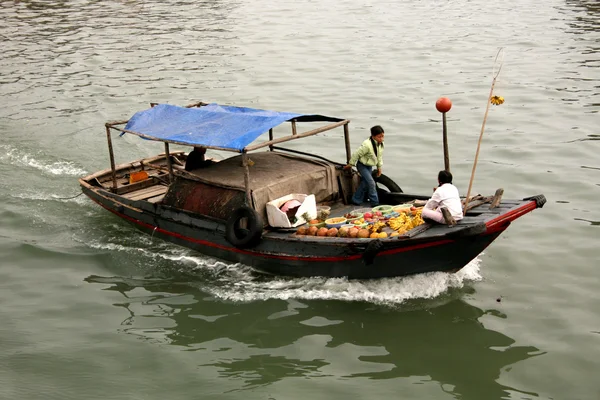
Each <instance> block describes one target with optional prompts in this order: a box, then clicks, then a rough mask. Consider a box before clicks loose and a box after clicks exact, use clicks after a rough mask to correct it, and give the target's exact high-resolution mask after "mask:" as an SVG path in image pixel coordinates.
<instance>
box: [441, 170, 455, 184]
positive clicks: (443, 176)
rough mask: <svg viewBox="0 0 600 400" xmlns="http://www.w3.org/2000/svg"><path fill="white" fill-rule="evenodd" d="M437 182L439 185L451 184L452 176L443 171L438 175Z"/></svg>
mask: <svg viewBox="0 0 600 400" xmlns="http://www.w3.org/2000/svg"><path fill="white" fill-rule="evenodd" d="M438 182H439V183H440V185H443V184H444V183H452V174H451V173H450V171H446V170H445V169H444V170H442V171H440V172H439V173H438Z"/></svg>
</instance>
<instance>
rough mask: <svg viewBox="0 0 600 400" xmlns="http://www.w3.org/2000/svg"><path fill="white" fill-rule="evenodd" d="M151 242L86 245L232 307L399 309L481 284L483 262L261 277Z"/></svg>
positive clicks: (252, 271)
mask: <svg viewBox="0 0 600 400" xmlns="http://www.w3.org/2000/svg"><path fill="white" fill-rule="evenodd" d="M145 237H147V236H140V237H139V238H137V239H142V240H143V238H145ZM148 241H149V242H150V243H143V244H141V245H140V243H138V244H137V245H135V246H132V245H128V244H123V243H120V244H117V243H106V242H104V243H87V244H88V245H89V246H91V247H94V248H97V249H103V250H108V251H111V252H112V251H117V252H126V253H135V254H136V256H137V257H139V256H142V257H143V258H145V259H146V261H145V262H143V264H144V265H145V266H146V268H150V269H152V271H148V270H146V271H145V272H146V274H145V275H146V276H148V274H149V275H152V278H151V279H152V281H153V283H156V280H155V279H156V277H157V276H160V277H161V278H162V279H167V280H169V281H171V282H173V281H177V282H178V283H181V284H185V285H188V286H190V287H194V288H197V289H199V290H201V291H203V292H205V293H208V294H210V295H212V296H213V297H215V298H217V299H221V300H225V301H233V302H253V301H264V300H270V299H279V300H288V299H297V300H338V301H352V302H355V301H361V302H369V303H374V304H378V305H389V306H394V305H399V304H402V303H405V302H407V301H410V300H418V299H433V298H436V297H439V296H443V295H444V294H447V292H448V291H451V290H453V289H460V288H463V287H465V285H468V284H469V283H472V282H477V281H480V280H482V276H481V275H480V274H479V269H480V262H481V260H480V258H479V257H478V258H476V259H475V260H473V261H471V262H470V263H469V264H468V265H467V266H465V267H464V268H463V269H462V270H460V271H459V272H457V273H444V272H432V273H426V274H419V275H413V276H408V277H398V278H386V279H377V280H348V279H345V278H319V277H314V278H286V277H278V276H271V275H265V274H261V273H258V272H256V271H255V270H253V269H252V268H250V267H248V266H246V265H242V264H231V263H227V262H223V261H220V260H217V259H214V258H210V257H206V256H203V255H199V254H198V253H196V252H193V251H191V250H188V249H184V248H180V247H178V246H174V245H172V244H170V243H165V242H161V243H156V242H154V243H151V242H152V241H151V240H150V239H148ZM121 259H122V258H121ZM165 262H166V263H165ZM182 281H183V282H182Z"/></svg>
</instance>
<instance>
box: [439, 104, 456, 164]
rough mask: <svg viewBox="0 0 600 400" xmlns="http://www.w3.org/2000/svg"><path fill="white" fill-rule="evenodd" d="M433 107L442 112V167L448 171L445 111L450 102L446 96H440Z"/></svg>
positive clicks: (447, 109) (448, 158)
mask: <svg viewBox="0 0 600 400" xmlns="http://www.w3.org/2000/svg"><path fill="white" fill-rule="evenodd" d="M435 108H436V109H437V110H438V111H439V112H441V113H442V136H443V140H444V169H445V170H446V171H448V172H450V156H448V130H447V129H446V113H447V112H448V111H450V109H451V108H452V102H451V101H450V99H449V98H447V97H440V98H439V99H438V100H437V101H436V102H435Z"/></svg>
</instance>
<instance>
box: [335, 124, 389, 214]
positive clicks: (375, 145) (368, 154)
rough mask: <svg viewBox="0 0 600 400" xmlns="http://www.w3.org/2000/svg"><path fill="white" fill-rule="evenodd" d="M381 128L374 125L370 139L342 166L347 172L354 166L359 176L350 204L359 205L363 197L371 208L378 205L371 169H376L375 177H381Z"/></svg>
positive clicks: (382, 133)
mask: <svg viewBox="0 0 600 400" xmlns="http://www.w3.org/2000/svg"><path fill="white" fill-rule="evenodd" d="M383 137H384V131H383V128H382V127H381V126H379V125H375V126H374V127H372V128H371V137H370V138H368V139H367V140H365V141H364V142H362V144H361V145H360V147H359V148H358V150H356V151H355V152H354V153H353V154H352V157H351V158H350V161H348V164H347V165H345V166H344V169H345V170H349V169H351V168H352V166H354V165H356V169H357V170H358V173H359V174H360V176H361V180H360V184H359V185H358V189H356V193H354V196H352V203H353V204H356V205H360V204H361V203H362V202H363V201H364V200H365V195H367V196H368V199H369V201H370V202H371V206H372V207H375V206H378V205H379V197H378V196H377V185H376V184H375V179H373V167H376V168H377V176H378V177H379V176H381V168H382V167H383Z"/></svg>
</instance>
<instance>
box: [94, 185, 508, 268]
mask: <svg viewBox="0 0 600 400" xmlns="http://www.w3.org/2000/svg"><path fill="white" fill-rule="evenodd" d="M83 191H84V193H85V194H86V195H87V196H88V197H90V198H91V199H92V200H94V201H95V202H97V203H98V204H99V205H101V206H102V207H104V208H105V209H107V210H109V211H111V212H112V213H114V214H115V215H117V216H119V217H120V218H122V219H124V220H126V221H128V222H130V223H132V224H133V225H134V226H136V227H137V228H138V229H140V230H142V231H144V232H146V233H148V234H150V235H152V237H154V238H161V239H164V240H166V241H169V242H172V243H175V244H178V245H181V246H185V247H187V248H190V249H193V250H196V251H198V252H200V253H203V254H205V255H208V256H211V257H216V258H220V259H223V260H227V261H230V262H234V263H242V264H245V265H248V266H251V267H253V268H254V269H256V270H258V271H261V272H265V273H269V274H274V275H284V276H293V277H312V276H323V277H347V278H349V279H376V278H388V277H398V276H405V275H411V274H418V273H426V272H435V271H444V272H455V271H458V270H459V269H461V268H462V267H464V266H465V265H467V264H468V263H469V262H470V261H471V260H473V259H474V258H475V257H477V255H478V254H480V253H481V252H482V251H483V250H484V249H485V248H486V247H487V246H488V245H489V244H490V243H492V242H493V241H494V240H495V239H496V238H497V237H498V236H499V235H500V234H501V233H502V232H503V231H504V229H506V227H507V226H508V225H509V224H510V220H507V221H504V222H503V223H502V224H501V225H499V226H496V227H495V229H488V230H485V231H484V232H481V233H478V234H472V235H462V236H457V237H454V238H452V237H427V238H422V239H417V238H412V239H405V240H399V239H397V238H388V239H383V240H380V241H379V242H380V243H381V244H380V247H379V248H377V249H374V248H373V246H370V244H371V243H373V242H374V240H372V239H341V238H335V239H334V238H320V237H301V236H297V235H293V234H291V233H287V234H274V235H268V234H267V235H263V238H262V240H261V241H260V243H259V244H258V245H257V246H255V247H253V248H247V249H241V248H237V247H235V246H233V245H231V244H230V243H229V242H227V240H226V239H225V224H224V223H222V222H218V221H211V220H204V219H202V218H197V217H196V218H194V217H191V216H189V215H188V214H186V213H183V212H177V211H174V210H168V209H163V208H162V207H161V206H157V205H154V206H152V207H153V208H149V209H148V208H146V209H143V208H141V207H140V208H137V207H135V205H136V204H135V203H134V204H125V203H123V202H121V201H119V200H120V199H118V197H117V196H116V195H112V194H110V193H108V192H103V191H98V190H90V189H89V188H86V187H83ZM153 210H154V212H153Z"/></svg>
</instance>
